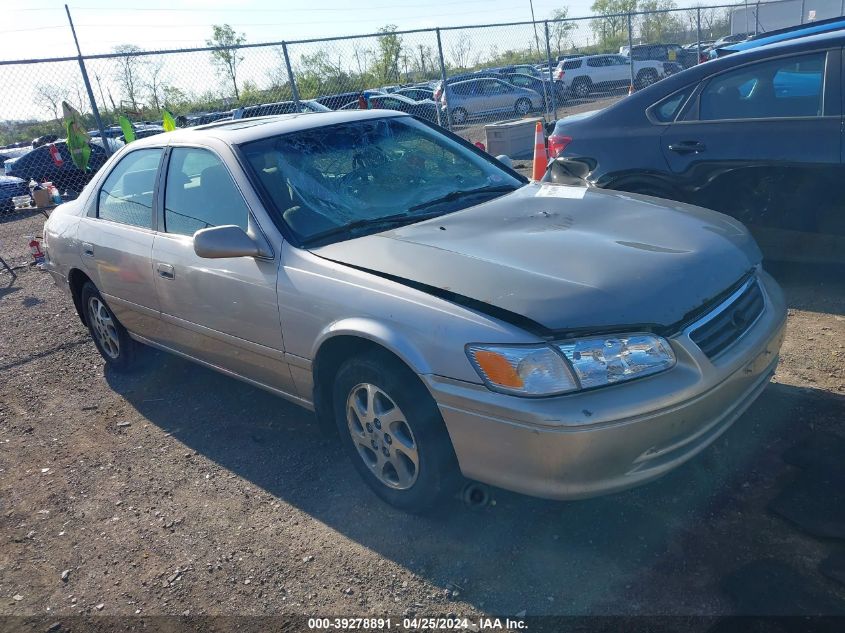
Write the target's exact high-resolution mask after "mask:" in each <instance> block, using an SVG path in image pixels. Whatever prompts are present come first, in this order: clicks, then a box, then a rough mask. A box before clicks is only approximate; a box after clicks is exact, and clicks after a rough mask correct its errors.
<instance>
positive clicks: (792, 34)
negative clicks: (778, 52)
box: [720, 17, 845, 51]
mask: <svg viewBox="0 0 845 633" xmlns="http://www.w3.org/2000/svg"><path fill="white" fill-rule="evenodd" d="M843 29H845V17H837V18H831V19H829V20H822V21H821V22H811V23H809V24H803V25H800V26H792V27H788V28H785V29H780V30H778V31H773V32H771V33H768V34H760V35H756V36H754V37H753V38H751V39H750V40H745V41H744V42H736V43H733V44H729V45H727V46H722V47H720V49H721V50H727V51H744V50H747V49H750V48H757V47H758V46H765V45H766V44H773V43H775V42H782V41H786V40H794V39H799V38H802V37H807V36H809V35H814V34H816V33H826V32H829V31H837V30H843Z"/></svg>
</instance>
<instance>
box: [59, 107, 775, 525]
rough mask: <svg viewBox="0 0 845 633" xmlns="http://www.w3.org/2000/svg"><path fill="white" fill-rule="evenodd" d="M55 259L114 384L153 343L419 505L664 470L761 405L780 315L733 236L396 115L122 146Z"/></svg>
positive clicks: (567, 490)
mask: <svg viewBox="0 0 845 633" xmlns="http://www.w3.org/2000/svg"><path fill="white" fill-rule="evenodd" d="M165 156H166V157H167V158H166V159H164V160H163V158H164V157H165ZM44 246H45V251H46V268H47V270H48V271H49V272H50V274H51V275H52V277H53V279H54V280H55V281H56V283H57V284H58V285H59V287H60V288H61V289H63V290H64V291H65V292H66V293H67V294H68V295H69V296H70V297H71V298H72V301H73V304H74V306H75V307H76V309H77V311H78V313H79V316H80V318H81V319H82V320H83V322H84V323H85V324H86V325H87V326H88V328H89V330H90V332H91V335H92V337H93V340H94V343H95V345H96V347H97V349H98V350H99V351H100V353H101V354H102V356H103V358H104V359H105V361H106V363H107V364H108V366H109V367H110V368H111V371H115V372H119V371H123V370H128V369H130V368H131V367H132V365H133V363H134V362H135V361H136V360H137V359H138V353H139V351H140V350H139V347H140V344H146V345H150V346H152V347H157V348H159V349H162V350H164V351H168V352H174V353H176V354H179V355H180V356H182V357H184V358H187V359H189V360H193V361H196V362H198V363H200V364H203V365H205V366H207V367H209V368H211V369H214V370H217V371H221V372H223V373H225V374H226V375H228V376H232V377H236V378H240V379H242V380H245V381H247V382H249V383H250V384H252V385H254V386H257V387H261V388H264V389H267V390H269V391H271V392H273V393H275V394H278V395H280V396H283V397H286V398H288V399H290V400H292V401H293V402H295V403H298V404H300V405H303V406H305V407H309V408H313V409H314V410H315V412H316V415H317V418H318V420H319V421H320V422H321V423H323V424H327V425H330V426H331V427H334V428H335V429H337V431H338V432H339V434H340V440H341V442H342V447H343V450H344V451H345V452H346V454H347V455H348V456H349V458H350V459H351V460H352V463H353V465H354V467H355V468H356V469H357V470H358V472H359V473H360V475H361V476H362V478H363V479H364V481H365V482H366V483H367V484H368V485H369V486H370V487H371V488H372V489H373V490H374V491H375V493H376V494H377V495H379V496H380V497H381V498H382V499H384V500H385V501H387V502H388V503H391V504H393V505H395V506H397V507H399V508H402V509H405V510H410V511H420V510H424V509H426V508H430V507H432V506H433V505H435V504H436V503H437V502H438V501H440V500H441V499H444V498H448V497H449V496H451V495H452V494H453V493H454V491H455V490H456V488H457V487H459V486H460V485H461V482H462V477H467V478H470V479H476V480H480V481H483V482H486V483H490V484H493V485H496V486H501V487H504V488H508V489H511V490H516V491H519V492H522V493H527V494H533V495H538V496H543V497H550V498H559V499H564V498H579V497H586V496H591V495H597V494H601V493H607V492H611V491H615V490H620V489H623V488H627V487H629V486H633V485H637V484H641V483H643V482H646V481H649V480H651V479H654V478H656V477H658V476H660V475H662V474H664V473H666V472H667V471H669V470H671V469H672V468H674V467H676V466H678V465H680V464H681V463H683V462H685V461H687V460H689V459H690V458H692V457H693V456H694V455H696V454H697V453H699V452H701V451H702V450H704V449H705V447H707V446H708V445H709V444H710V443H711V442H713V441H714V440H715V439H716V438H717V437H719V436H720V435H721V434H722V433H723V432H724V431H725V430H726V429H727V428H728V427H729V426H730V425H731V424H732V423H733V422H734V421H735V420H736V419H737V418H738V417H739V416H740V415H741V413H742V412H743V411H744V410H745V409H746V408H747V407H748V406H749V405H750V404H751V403H752V402H753V401H754V399H755V398H756V397H757V396H758V395H759V394H760V392H761V391H762V390H763V389H764V387H765V385H766V384H767V382H768V380H769V378H770V377H771V375H772V373H773V372H774V370H775V367H776V365H777V359H778V350H779V347H780V344H781V340H782V336H783V331H784V327H785V320H786V308H785V305H784V300H783V296H782V294H781V291H780V290H779V288H778V286H777V284H776V283H775V282H774V281H773V280H772V278H771V277H770V276H769V275H768V274H766V273H765V272H764V271H763V269H762V268H761V267H760V261H759V260H760V256H759V251H758V250H757V247H756V246H755V244H754V241H753V240H752V238H751V237H750V235H749V234H748V233H747V231H746V230H745V229H744V228H743V226H742V225H741V224H740V223H739V222H737V221H735V220H733V219H730V218H728V217H725V216H723V215H720V214H718V213H715V212H712V211H707V210H704V209H698V208H693V207H689V206H683V205H675V204H673V203H670V202H666V201H659V200H655V199H650V198H641V197H639V196H635V195H630V194H624V195H623V194H618V193H614V192H610V191H602V190H600V189H593V188H584V187H566V186H561V185H551V184H547V183H532V184H529V183H528V182H527V181H526V179H525V178H523V177H522V176H520V175H519V174H517V173H516V172H513V171H511V170H509V169H508V168H506V167H504V166H503V165H502V164H501V163H499V162H498V161H496V160H495V159H494V158H492V157H491V156H488V155H486V154H485V153H484V152H482V151H480V150H478V149H476V148H474V147H473V146H472V145H470V144H469V143H468V142H466V141H464V140H462V139H460V138H458V137H456V136H454V135H452V134H450V133H448V132H446V131H442V130H441V128H437V127H436V126H431V125H428V124H426V123H423V122H421V121H417V120H416V119H413V118H412V117H409V116H407V115H405V114H402V113H395V112H388V111H366V112H363V111H350V112H332V113H326V114H323V115H320V116H305V117H301V116H290V117H287V118H286V117H273V118H265V119H256V120H255V121H254V123H253V124H252V125H248V126H245V125H243V122H241V121H237V122H224V123H219V124H216V125H211V126H206V127H204V128H201V129H192V130H178V131H176V132H174V133H172V134H168V135H166V136H159V137H156V136H154V137H150V138H147V139H143V140H141V141H138V142H137V143H132V144H130V145H127V146H126V148H125V149H123V150H121V151H120V152H119V153H118V154H117V155H116V156H115V157H114V158H113V159H112V160H111V161H110V162H109V163H108V164H107V165H106V167H105V168H104V169H103V170H101V172H100V173H99V174H97V176H96V177H95V179H94V180H93V181H92V182H91V183H90V185H89V186H88V187H87V188H86V189H85V191H84V193H83V195H82V196H81V197H80V198H79V200H77V201H75V202H71V203H68V204H64V205H62V206H61V207H59V208H58V209H56V210H55V211H54V212H53V214H52V215H51V216H50V218H49V219H48V220H47V222H46V224H45V227H44ZM57 369H61V368H57ZM197 397H202V394H198V396H197ZM186 423H192V422H186ZM195 423H196V424H201V421H196V422H195ZM327 450H328V449H327Z"/></svg>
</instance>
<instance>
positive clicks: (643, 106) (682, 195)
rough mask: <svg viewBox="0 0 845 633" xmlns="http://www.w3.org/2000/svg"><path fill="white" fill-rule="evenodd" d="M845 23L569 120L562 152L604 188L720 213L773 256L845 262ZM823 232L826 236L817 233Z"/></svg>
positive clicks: (559, 132) (562, 130)
mask: <svg viewBox="0 0 845 633" xmlns="http://www.w3.org/2000/svg"><path fill="white" fill-rule="evenodd" d="M843 44H845V34H843V33H842V32H841V31H838V32H832V33H827V34H821V35H813V36H809V37H804V38H800V39H794V40H789V41H786V42H781V43H778V44H770V45H768V46H762V47H759V48H754V49H750V50H748V51H744V52H739V53H735V54H734V55H730V56H727V57H722V58H719V59H716V60H712V61H710V62H708V63H706V64H702V65H700V66H695V67H694V68H689V69H687V70H685V71H683V72H681V73H679V74H677V75H674V76H672V77H669V78H667V79H665V80H663V81H661V82H660V83H659V84H657V85H655V86H652V87H651V88H648V89H646V90H643V91H642V92H638V93H635V94H634V95H631V96H629V97H627V98H626V99H624V100H622V101H620V102H618V103H616V104H614V105H613V106H611V107H609V108H607V109H605V110H602V111H601V112H598V113H596V114H594V115H593V116H591V117H589V118H585V119H582V120H576V121H568V120H566V119H562V120H560V121H558V122H557V124H556V125H555V129H554V132H553V133H552V135H551V136H550V137H549V148H550V150H551V151H552V153H554V154H557V155H561V156H564V157H566V158H569V159H572V160H578V161H582V162H584V163H585V164H587V165H589V166H590V168H589V180H590V181H591V182H592V183H594V184H596V185H597V186H600V187H605V188H609V189H620V190H624V191H632V192H638V193H645V194H648V195H653V196H659V197H661V198H669V199H672V200H678V201H682V202H689V203H692V204H696V205H701V206H704V207H708V208H712V209H716V210H718V211H722V212H723V213H727V214H729V215H731V216H733V217H735V218H737V219H739V220H742V221H743V222H745V223H746V224H748V225H750V227H751V230H752V231H753V232H754V233H755V235H756V236H757V238H758V240H759V241H760V242H761V243H762V244H763V249H764V252H766V253H767V254H768V255H773V256H777V257H780V258H789V259H793V258H801V259H806V258H810V257H815V258H818V259H823V260H827V259H833V260H843V261H845V257H844V256H843V254H845V214H843V213H842V209H843V208H845V166H843V162H842V153H841V143H842V130H841V125H842V100H841V96H840V92H839V91H840V86H841V85H842V65H841V63H840V59H841V58H840V55H841V49H842V46H843ZM813 234H815V235H818V234H824V236H825V237H824V238H823V239H822V240H818V239H813V240H812V241H813V242H814V243H815V246H813V247H811V246H808V240H809V239H810V238H811V236H812V235H813Z"/></svg>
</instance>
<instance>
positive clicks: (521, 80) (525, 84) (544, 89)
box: [502, 73, 566, 107]
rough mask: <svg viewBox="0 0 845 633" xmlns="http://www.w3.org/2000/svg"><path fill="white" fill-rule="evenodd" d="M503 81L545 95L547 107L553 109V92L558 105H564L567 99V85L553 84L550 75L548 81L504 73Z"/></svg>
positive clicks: (559, 82) (532, 76)
mask: <svg viewBox="0 0 845 633" xmlns="http://www.w3.org/2000/svg"><path fill="white" fill-rule="evenodd" d="M502 79H503V80H504V81H506V82H508V83H509V84H511V85H512V86H516V87H517V88H528V89H529V90H533V91H534V92H536V93H538V94H541V95H543V97H544V98H545V100H546V104H547V106H546V107H551V104H552V91H553V90H554V95H555V100H556V103H557V104H558V105H560V104H561V103H563V101H564V100H565V98H566V84H564V83H563V82H562V81H555V82H554V83H552V82H550V81H549V80H548V75H547V76H546V79H542V78H540V77H536V76H534V75H524V74H522V73H504V74H503V75H502Z"/></svg>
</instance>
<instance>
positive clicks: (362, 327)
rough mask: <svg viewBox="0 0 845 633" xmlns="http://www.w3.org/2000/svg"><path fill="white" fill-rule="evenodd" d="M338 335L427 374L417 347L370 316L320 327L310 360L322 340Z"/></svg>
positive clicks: (428, 367)
mask: <svg viewBox="0 0 845 633" xmlns="http://www.w3.org/2000/svg"><path fill="white" fill-rule="evenodd" d="M338 336H354V337H357V338H363V339H366V340H369V341H372V342H373V343H376V344H378V345H380V346H382V347H384V348H385V349H386V350H388V351H389V352H391V353H393V354H395V355H396V356H397V357H398V358H400V359H401V360H402V361H403V362H404V363H405V364H406V365H407V366H408V367H410V368H411V369H412V370H413V371H414V372H415V373H417V374H431V373H433V372H432V370H431V365H430V364H429V362H428V361H427V360H426V358H425V356H423V354H422V352H421V351H420V350H419V348H418V347H417V345H416V344H415V343H414V342H413V341H412V340H411V339H410V338H409V337H407V336H405V335H403V334H402V333H401V332H397V331H396V329H395V328H391V327H390V326H389V325H388V324H387V323H383V322H381V321H379V320H378V319H375V318H370V317H350V318H345V319H340V320H338V321H334V322H333V323H330V324H329V325H328V326H326V327H325V328H323V330H322V331H321V332H320V333H319V335H318V336H317V338H316V339H315V341H314V346H313V347H312V349H311V358H317V354H318V352H319V350H320V348H321V347H322V346H323V345H324V344H325V343H326V341H328V340H330V339H332V338H335V337H338Z"/></svg>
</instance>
